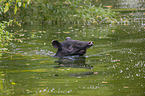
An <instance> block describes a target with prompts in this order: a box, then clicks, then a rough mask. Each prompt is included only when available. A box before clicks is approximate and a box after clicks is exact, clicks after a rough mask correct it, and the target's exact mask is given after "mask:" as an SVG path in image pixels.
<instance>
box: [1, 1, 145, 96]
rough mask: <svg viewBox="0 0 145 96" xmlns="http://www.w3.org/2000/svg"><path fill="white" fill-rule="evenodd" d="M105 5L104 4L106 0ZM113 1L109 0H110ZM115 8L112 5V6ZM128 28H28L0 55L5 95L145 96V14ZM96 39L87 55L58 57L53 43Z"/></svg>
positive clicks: (2, 85)
mask: <svg viewBox="0 0 145 96" xmlns="http://www.w3.org/2000/svg"><path fill="white" fill-rule="evenodd" d="M102 2H103V1H102ZM108 2H109V1H108ZM110 4H111V3H110ZM141 13H142V15H141V16H139V15H137V14H138V12H136V11H135V12H127V13H124V12H123V14H125V15H128V14H132V15H131V16H130V18H133V19H134V20H133V19H131V20H133V21H132V22H130V23H129V24H126V23H122V24H100V25H65V26H64V25H53V26H50V25H43V26H42V25H41V26H40V25H36V26H27V25H23V26H22V28H17V27H15V28H14V29H10V30H11V31H12V32H14V33H15V36H16V37H17V38H18V39H17V40H16V41H17V42H13V43H11V44H10V46H9V52H1V53H2V54H3V55H2V57H0V95H1V96H5V95H8V96H21V95H22V96H40V95H41V96H54V95H56V96H58V95H63V96H68V95H72V96H74V95H76V96H144V95H145V91H144V89H145V88H144V87H145V80H144V79H145V76H144V70H145V69H144V67H145V54H144V53H145V49H144V46H145V32H144V29H145V25H144V24H145V22H144V19H143V18H144V16H145V15H144V13H143V12H141ZM66 37H71V38H72V39H75V40H81V41H93V43H94V46H93V47H91V48H89V49H88V50H87V53H86V55H85V56H84V57H75V56H74V57H67V58H63V59H59V58H54V57H53V56H54V54H55V52H56V49H55V48H53V47H52V45H51V41H52V40H59V41H60V42H61V41H64V40H65V38H66Z"/></svg>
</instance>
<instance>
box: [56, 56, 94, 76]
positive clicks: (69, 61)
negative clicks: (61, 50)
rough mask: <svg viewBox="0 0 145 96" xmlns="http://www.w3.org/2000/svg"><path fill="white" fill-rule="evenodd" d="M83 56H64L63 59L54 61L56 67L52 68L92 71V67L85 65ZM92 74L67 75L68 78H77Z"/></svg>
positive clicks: (91, 73)
mask: <svg viewBox="0 0 145 96" xmlns="http://www.w3.org/2000/svg"><path fill="white" fill-rule="evenodd" d="M85 59H86V57H85V56H66V57H63V58H59V59H58V60H56V61H55V63H57V64H58V65H57V66H54V68H61V67H65V68H85V69H90V70H92V69H93V66H92V65H89V64H86V61H85ZM93 74H94V72H90V71H89V72H83V73H73V74H68V75H69V76H73V77H78V76H89V75H93Z"/></svg>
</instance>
